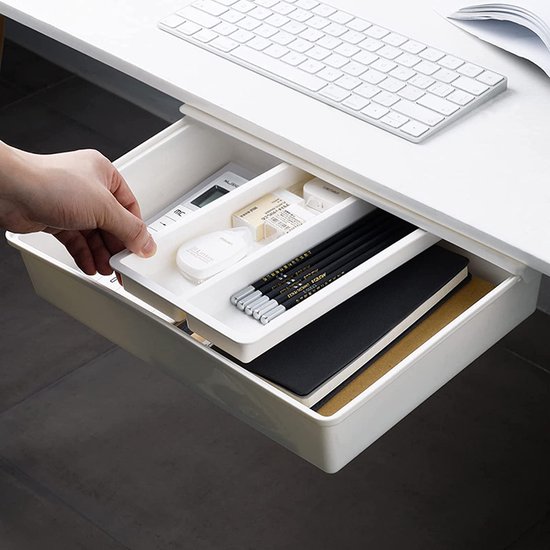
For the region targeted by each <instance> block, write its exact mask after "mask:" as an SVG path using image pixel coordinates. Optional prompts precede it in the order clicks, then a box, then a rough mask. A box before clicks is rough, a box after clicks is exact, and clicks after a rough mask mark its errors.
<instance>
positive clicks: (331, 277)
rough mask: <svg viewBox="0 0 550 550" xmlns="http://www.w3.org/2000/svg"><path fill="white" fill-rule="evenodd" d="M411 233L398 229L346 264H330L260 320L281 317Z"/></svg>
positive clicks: (265, 320)
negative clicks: (391, 236)
mask: <svg viewBox="0 0 550 550" xmlns="http://www.w3.org/2000/svg"><path fill="white" fill-rule="evenodd" d="M409 233H410V231H409V230H406V229H404V228H402V229H401V230H400V231H397V232H396V233H395V234H394V235H393V237H396V238H393V239H392V238H388V239H387V240H386V241H383V242H380V243H378V245H376V246H374V247H373V248H370V249H368V250H366V251H364V252H363V253H362V254H360V255H359V256H356V257H354V258H352V259H350V260H349V261H347V262H346V263H344V264H341V262H339V264H341V265H338V266H337V267H335V266H330V267H328V268H327V269H326V270H324V271H323V272H321V273H319V274H318V275H317V277H315V278H313V279H312V282H311V284H310V285H307V286H304V287H303V288H302V290H301V291H300V292H298V293H297V294H295V295H293V296H289V297H288V298H287V299H286V300H285V301H284V302H282V303H281V304H279V305H278V306H276V307H275V308H274V309H272V310H270V311H268V312H266V313H265V314H264V315H262V317H261V318H260V321H261V323H262V324H264V325H265V324H267V323H269V322H271V321H273V319H275V318H276V317H279V315H282V314H283V313H284V312H285V311H288V310H289V309H292V308H293V307H294V306H297V305H298V304H300V303H301V302H303V301H304V300H305V299H306V298H309V297H310V296H312V295H313V294H315V293H316V292H319V291H320V290H322V289H323V288H325V287H326V286H328V285H329V284H331V283H333V282H334V281H336V280H337V279H339V278H340V277H342V276H343V275H345V274H346V273H349V272H350V271H351V270H352V269H355V268H356V267H357V266H359V265H361V264H362V263H364V262H365V261H367V260H368V259H369V258H372V257H373V256H375V255H376V254H378V253H379V252H381V251H382V250H384V249H385V248H388V246H391V245H392V244H394V243H395V242H397V241H398V240H400V239H402V238H403V237H405V236H406V235H408V234H409Z"/></svg>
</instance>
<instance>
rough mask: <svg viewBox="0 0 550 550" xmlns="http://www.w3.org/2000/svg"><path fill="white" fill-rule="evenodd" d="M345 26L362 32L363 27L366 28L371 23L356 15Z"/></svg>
mask: <svg viewBox="0 0 550 550" xmlns="http://www.w3.org/2000/svg"><path fill="white" fill-rule="evenodd" d="M347 26H348V27H349V28H350V29H351V30H353V31H357V32H363V31H364V30H365V29H368V28H369V27H370V26H371V23H369V22H368V21H365V20H364V19H359V18H358V17H356V18H355V19H352V20H351V21H350V22H349V23H348V24H347Z"/></svg>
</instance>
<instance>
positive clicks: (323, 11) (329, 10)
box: [312, 4, 336, 17]
mask: <svg viewBox="0 0 550 550" xmlns="http://www.w3.org/2000/svg"><path fill="white" fill-rule="evenodd" d="M312 11H313V13H315V14H316V15H320V16H321V17H330V16H331V15H332V14H333V13H334V12H335V11H336V10H335V9H334V8H333V7H331V6H327V5H326V4H319V5H318V6H316V7H314V8H313V10H312Z"/></svg>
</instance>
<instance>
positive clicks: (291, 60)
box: [281, 52, 307, 67]
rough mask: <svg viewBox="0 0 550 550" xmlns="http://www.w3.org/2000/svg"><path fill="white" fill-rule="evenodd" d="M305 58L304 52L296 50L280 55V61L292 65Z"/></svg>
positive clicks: (298, 63)
mask: <svg viewBox="0 0 550 550" xmlns="http://www.w3.org/2000/svg"><path fill="white" fill-rule="evenodd" d="M306 59H307V57H306V56H305V55H304V54H301V53H298V52H288V53H287V54H286V55H284V56H283V57H281V61H284V62H285V63H288V64H289V65H292V66H293V67H296V66H298V65H300V63H303V62H304V61H305V60H306Z"/></svg>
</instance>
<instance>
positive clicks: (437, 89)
mask: <svg viewBox="0 0 550 550" xmlns="http://www.w3.org/2000/svg"><path fill="white" fill-rule="evenodd" d="M452 91H454V88H453V87H452V86H449V85H448V84H443V82H434V83H433V84H432V85H431V86H430V87H429V88H428V92H431V93H432V94H435V95H436V96H439V97H445V96H448V95H449V94H450V93H451V92H452Z"/></svg>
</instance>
